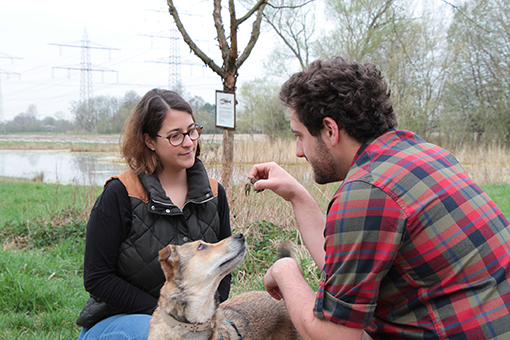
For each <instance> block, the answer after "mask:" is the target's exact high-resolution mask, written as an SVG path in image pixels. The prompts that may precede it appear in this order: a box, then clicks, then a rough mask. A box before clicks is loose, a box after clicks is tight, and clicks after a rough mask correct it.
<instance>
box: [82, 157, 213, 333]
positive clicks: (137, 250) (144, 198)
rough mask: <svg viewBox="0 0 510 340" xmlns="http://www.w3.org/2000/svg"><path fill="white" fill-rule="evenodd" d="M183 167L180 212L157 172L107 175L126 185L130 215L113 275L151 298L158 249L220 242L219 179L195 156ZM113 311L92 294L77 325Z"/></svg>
mask: <svg viewBox="0 0 510 340" xmlns="http://www.w3.org/2000/svg"><path fill="white" fill-rule="evenodd" d="M187 171H188V194H187V197H186V201H185V203H184V206H183V208H182V211H181V209H179V208H178V207H177V206H175V205H174V204H173V203H172V202H171V200H170V199H169V198H168V197H167V196H166V193H165V191H164V190H163V188H162V187H161V184H160V182H159V179H158V177H157V175H156V174H152V175H145V174H140V175H138V176H137V175H136V173H135V172H133V171H132V170H127V171H124V172H123V173H121V174H119V175H118V176H114V177H112V178H118V179H119V180H120V181H121V182H122V183H123V184H124V186H125V187H126V189H127V192H128V196H129V199H130V202H131V209H132V215H133V217H132V225H131V229H130V232H129V234H128V236H127V238H126V239H125V240H124V241H123V242H122V243H121V245H120V248H119V257H118V260H117V274H118V275H119V276H120V277H122V278H123V279H125V280H126V281H128V282H130V283H131V284H133V285H135V286H136V287H138V288H140V289H142V290H144V291H145V292H147V293H149V294H150V295H152V296H154V297H155V298H159V291H160V289H161V287H162V286H163V284H164V282H165V276H164V274H163V271H162V270H161V265H160V263H159V259H158V257H159V254H158V252H159V250H161V249H162V248H164V247H166V246H167V245H168V244H178V245H181V244H184V243H186V242H192V241H196V240H203V241H205V242H208V243H215V242H218V241H219V233H220V219H219V214H218V197H217V196H218V182H217V181H216V180H215V179H212V178H209V177H207V172H206V170H205V168H204V166H203V164H202V162H201V161H200V160H198V159H197V160H196V162H195V165H193V166H192V167H191V168H190V169H188V170H187ZM110 180H111V179H110ZM107 183H108V181H107ZM105 185H106V184H105ZM118 313H119V312H118V311H115V310H113V309H111V308H110V307H109V306H108V305H107V304H106V303H105V302H103V301H101V300H99V299H97V298H95V297H92V296H91V298H90V299H89V300H88V302H87V303H86V305H85V306H84V307H83V310H82V312H81V313H80V317H79V318H78V320H77V322H76V323H77V324H78V325H80V326H82V327H85V328H89V327H92V326H93V325H94V324H95V323H97V322H98V321H100V320H102V319H104V318H107V317H109V316H112V315H115V314H118Z"/></svg>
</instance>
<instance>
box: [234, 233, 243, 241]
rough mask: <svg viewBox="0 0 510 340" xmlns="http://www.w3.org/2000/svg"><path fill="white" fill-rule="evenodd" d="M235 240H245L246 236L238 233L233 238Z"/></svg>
mask: <svg viewBox="0 0 510 340" xmlns="http://www.w3.org/2000/svg"><path fill="white" fill-rule="evenodd" d="M233 237H234V238H235V239H237V240H244V235H243V233H237V234H235V235H234V236H233Z"/></svg>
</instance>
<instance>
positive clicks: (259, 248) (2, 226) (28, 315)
mask: <svg viewBox="0 0 510 340" xmlns="http://www.w3.org/2000/svg"><path fill="white" fill-rule="evenodd" d="M483 189H484V190H485V191H486V192H487V193H488V194H489V196H490V197H491V198H492V199H493V200H494V201H495V202H496V203H497V204H498V205H499V206H500V208H501V209H502V211H503V212H504V213H505V215H506V216H510V199H509V198H510V184H502V185H491V186H484V187H483ZM241 191H242V190H241ZM99 193H100V188H99V187H79V186H74V185H69V186H65V185H56V184H43V183H34V182H12V181H10V180H1V179H0V236H2V240H3V248H2V250H1V253H0V339H37V340H41V339H51V340H55V339H76V338H77V337H78V334H79V327H78V326H76V325H75V320H76V318H77V316H78V314H79V312H80V310H81V308H82V306H83V304H84V303H85V302H86V300H87V298H88V296H87V293H86V292H85V290H84V288H83V283H82V275H83V252H84V238H85V228H86V220H87V215H88V211H89V210H90V207H91V205H92V204H93V203H94V201H95V198H96V197H97V195H98V194H99ZM325 194H327V195H328V196H329V192H327V193H325V192H324V191H321V192H320V193H318V194H317V195H320V196H321V200H323V201H324V197H323V196H325ZM268 197H269V198H271V196H270V195H269V194H266V196H261V195H258V194H257V195H250V196H249V197H248V198H246V197H244V195H239V196H238V197H237V196H236V199H235V200H233V201H234V202H233V203H232V204H231V210H232V214H233V216H234V217H233V218H234V222H233V228H234V231H237V230H240V231H242V232H244V233H245V234H246V235H247V241H248V246H249V247H250V249H251V253H250V254H249V256H247V258H246V259H245V261H244V262H245V263H244V264H243V265H242V267H240V269H239V271H236V272H235V273H234V280H233V288H232V291H233V294H236V293H237V292H239V291H240V290H241V289H240V287H239V286H241V285H242V286H246V287H245V288H244V289H246V290H248V289H262V280H261V278H262V276H263V273H264V272H265V270H266V269H267V268H268V266H269V265H270V264H271V263H272V261H274V259H275V256H276V255H275V254H274V243H275V242H278V238H279V239H284V238H291V239H294V240H298V241H299V236H298V235H297V233H296V232H295V231H293V230H289V228H287V227H282V226H280V225H279V224H278V223H281V222H278V221H276V222H274V219H275V217H274V216H276V215H283V219H287V220H288V217H286V216H288V215H285V214H286V213H285V212H283V213H282V212H281V211H279V212H278V213H277V214H276V215H264V214H263V213H262V212H261V211H267V210H268V209H267V207H265V206H263V204H264V203H263V202H264V201H268V200H269V199H268ZM246 200H250V201H249V202H248V201H246ZM279 201H281V200H278V202H279ZM270 202H271V201H270ZM269 204H273V208H274V209H280V210H285V209H287V210H288V209H289V207H288V205H285V203H284V202H282V203H281V204H282V205H281V206H275V205H274V203H269ZM323 204H324V203H323ZM258 205H260V206H261V208H260V209H259V210H256V206H258ZM247 206H248V207H249V208H248V210H247ZM250 209H252V210H250ZM274 209H273V210H274ZM255 210H256V211H255ZM243 214H246V215H250V214H251V215H254V216H255V220H252V222H245V220H242V221H239V219H240V218H241V216H242V215H243ZM273 214H274V212H273ZM253 221H255V222H253ZM236 229H237V230H236ZM254 229H256V230H257V231H258V232H257V233H253V232H252V230H254ZM302 266H303V267H304V268H308V267H309V268H311V269H310V270H309V271H306V270H305V273H307V272H308V274H307V275H308V276H309V280H310V281H314V280H316V277H315V276H314V275H316V274H317V269H316V268H313V264H311V263H310V259H309V258H306V257H304V258H303V259H302ZM254 274H256V275H254ZM247 276H248V277H253V279H250V280H248V281H247V280H246V277H247ZM241 281H242V282H243V283H242V284H238V283H239V282H241ZM246 282H248V284H246Z"/></svg>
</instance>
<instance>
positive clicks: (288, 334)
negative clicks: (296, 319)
mask: <svg viewBox="0 0 510 340" xmlns="http://www.w3.org/2000/svg"><path fill="white" fill-rule="evenodd" d="M245 253H246V244H245V240H244V236H243V234H236V235H234V236H231V237H229V238H227V239H224V240H222V241H221V242H218V243H215V244H210V243H205V242H202V241H196V242H191V243H187V244H184V245H182V246H175V245H169V246H167V247H165V248H163V249H162V250H161V251H160V252H159V260H160V262H161V267H162V268H163V272H164V273H165V277H166V283H165V284H164V286H163V287H162V288H161V294H160V298H159V303H158V308H157V309H156V310H155V311H154V314H153V315H152V319H151V326H150V331H149V340H169V339H172V340H181V339H204V340H205V339H218V340H219V339H224V340H229V339H231V340H234V339H244V340H252V339H257V340H261V339H281V340H291V339H301V338H300V336H299V334H298V333H297V331H296V329H295V328H294V325H293V324H292V322H291V320H290V318H289V314H288V313H287V310H286V308H285V303H284V302H283V301H277V300H275V299H273V298H272V297H271V296H270V295H269V294H267V293H266V292H262V291H253V292H247V293H243V294H240V295H238V296H236V297H234V298H232V299H229V300H227V301H225V302H223V303H222V304H221V305H219V306H218V304H217V302H216V301H215V293H216V291H217V289H218V285H219V283H220V281H221V280H222V279H223V278H224V277H225V275H227V274H228V273H230V272H231V271H232V270H234V268H235V267H236V266H237V265H238V264H239V263H240V262H241V260H242V259H243V258H244V255H245Z"/></svg>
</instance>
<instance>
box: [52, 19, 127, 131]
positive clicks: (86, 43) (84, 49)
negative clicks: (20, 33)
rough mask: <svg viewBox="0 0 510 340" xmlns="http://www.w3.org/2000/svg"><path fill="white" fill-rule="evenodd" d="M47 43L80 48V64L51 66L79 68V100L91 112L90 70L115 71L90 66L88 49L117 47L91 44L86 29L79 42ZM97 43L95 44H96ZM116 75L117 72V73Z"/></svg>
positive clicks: (69, 68)
mask: <svg viewBox="0 0 510 340" xmlns="http://www.w3.org/2000/svg"><path fill="white" fill-rule="evenodd" d="M49 45H56V46H60V48H62V47H73V48H80V49H81V64H80V66H79V67H78V66H67V67H59V66H57V67H53V68H54V69H65V70H68V71H70V70H79V71H80V101H81V102H82V103H84V104H85V105H86V108H87V111H88V112H89V113H91V112H90V111H91V109H92V108H91V99H92V97H93V92H94V88H93V82H92V72H101V73H104V72H117V71H115V70H110V69H107V68H104V67H99V66H94V68H93V67H92V61H91V55H90V51H91V50H93V49H95V50H108V51H112V50H119V49H118V48H112V47H104V46H91V43H90V40H89V37H88V35H87V29H85V30H84V32H83V38H82V40H81V43H79V44H55V43H49ZM96 45H97V44H96ZM117 77H118V74H117ZM94 119H95V122H94V126H96V124H97V115H94Z"/></svg>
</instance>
